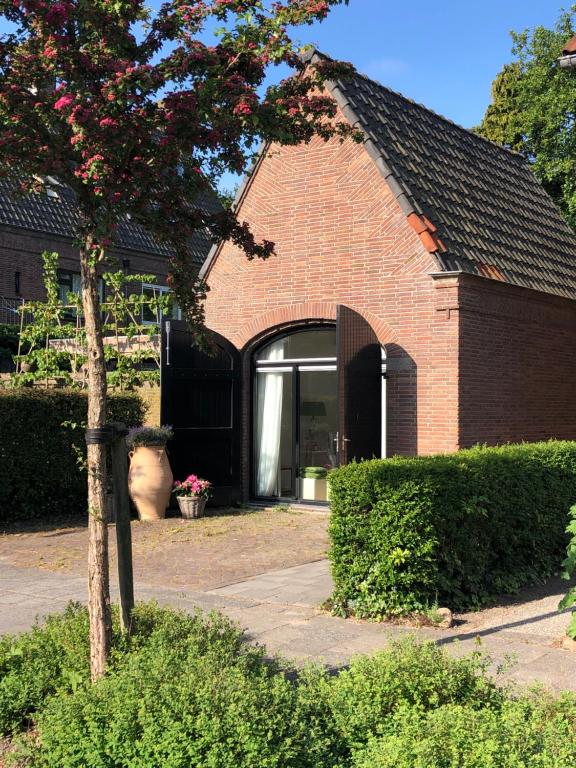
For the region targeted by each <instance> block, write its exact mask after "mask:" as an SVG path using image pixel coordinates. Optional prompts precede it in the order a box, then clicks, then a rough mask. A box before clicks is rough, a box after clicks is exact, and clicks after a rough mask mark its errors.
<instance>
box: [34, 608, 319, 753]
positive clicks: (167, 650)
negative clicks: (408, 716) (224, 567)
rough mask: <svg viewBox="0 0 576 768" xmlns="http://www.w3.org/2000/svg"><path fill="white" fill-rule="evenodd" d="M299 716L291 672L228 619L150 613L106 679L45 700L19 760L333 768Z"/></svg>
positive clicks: (308, 720)
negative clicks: (252, 641)
mask: <svg viewBox="0 0 576 768" xmlns="http://www.w3.org/2000/svg"><path fill="white" fill-rule="evenodd" d="M140 611H141V612H142V611H144V612H146V611H150V609H149V608H147V607H142V608H140ZM308 711H309V707H308V706H307V705H306V704H305V703H302V702H300V700H299V695H298V685H297V682H296V680H295V678H294V674H293V673H292V674H291V675H290V676H289V675H287V674H286V673H285V671H284V670H283V669H282V668H280V667H279V666H278V664H277V663H276V662H274V661H271V660H266V658H265V655H264V649H262V648H257V647H254V646H251V645H248V644H247V643H246V642H245V640H244V639H243V637H242V634H241V633H240V631H239V630H237V629H236V628H235V627H234V625H232V624H231V623H230V622H229V621H228V620H226V619H224V618H222V617H218V616H212V617H211V618H201V617H199V616H197V617H190V616H187V615H185V614H180V613H175V612H173V611H169V610H165V611H164V612H162V611H161V610H160V609H154V610H153V611H152V613H151V615H149V616H148V617H146V616H142V615H141V616H140V617H139V618H138V617H137V621H136V625H135V630H134V639H133V641H132V642H131V643H130V645H129V647H128V648H125V649H124V653H123V654H120V653H116V654H115V655H114V657H113V660H112V664H111V669H110V671H109V673H108V674H107V675H106V677H104V678H103V679H101V680H99V681H98V682H97V683H96V684H94V685H90V684H81V685H78V686H77V687H76V690H75V691H74V692H73V693H72V694H71V695H66V694H65V692H60V693H59V694H58V695H56V696H52V697H51V698H48V699H47V700H46V702H45V705H44V707H43V708H42V709H41V710H40V711H39V712H38V713H37V717H36V718H35V725H36V729H37V730H36V733H37V736H38V739H37V740H36V739H35V738H34V739H32V740H25V742H24V745H23V746H21V747H20V756H22V755H23V754H26V755H27V759H28V761H29V762H28V763H27V764H29V765H31V766H34V767H35V768H40V767H41V766H42V767H45V768H47V767H48V766H50V768H53V766H59V767H61V768H72V766H74V767H76V766H77V767H78V768H80V766H82V767H84V766H87V765H90V766H102V767H104V766H106V767H108V766H118V767H120V766H123V767H124V766H126V767H127V766H142V768H144V767H146V768H155V767H158V768H160V767H162V768H176V767H177V766H178V767H180V766H182V768H183V767H184V766H186V768H188V767H190V768H192V767H193V766H199V767H200V766H202V768H204V767H205V766H214V768H216V767H218V768H242V767H245V768H248V767H250V768H253V767H254V766H258V767H259V768H266V767H267V766H275V767H276V766H277V767H278V768H280V766H282V768H290V767H291V766H294V768H296V766H298V768H306V766H310V768H312V766H314V767H316V766H318V767H319V766H321V765H322V766H329V765H333V764H334V763H331V762H327V761H326V759H325V754H326V753H328V754H329V750H330V745H329V744H328V747H327V748H325V739H324V737H323V734H322V733H321V732H320V729H319V728H318V726H317V724H316V722H315V720H314V718H313V717H308V715H307V712H308ZM311 738H312V739H313V741H312V742H311V741H310V739H311Z"/></svg>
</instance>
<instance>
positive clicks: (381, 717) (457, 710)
mask: <svg viewBox="0 0 576 768" xmlns="http://www.w3.org/2000/svg"><path fill="white" fill-rule="evenodd" d="M88 659H89V648H88V618H87V612H86V609H85V608H80V607H78V606H72V607H70V608H69V609H68V610H67V612H66V614H65V615H64V616H60V617H52V618H50V619H49V620H48V622H47V624H46V626H44V627H37V628H35V629H34V630H32V631H31V632H27V633H25V634H23V635H21V636H19V637H12V638H5V639H4V640H2V641H0V717H1V718H2V720H1V724H2V731H3V733H4V734H6V733H7V734H12V739H13V745H14V747H15V751H14V753H13V754H12V757H13V758H14V760H15V765H27V766H29V768H53V766H59V768H81V767H82V768H84V767H85V766H92V768H195V767H197V768H200V767H202V768H205V767H206V768H210V767H212V768H256V766H257V767H258V768H269V767H270V768H271V767H274V768H350V766H353V765H354V766H356V768H368V766H371V767H372V766H374V768H384V766H398V768H408V766H410V768H444V766H450V768H500V766H502V768H553V766H554V768H567V766H568V765H570V766H571V765H572V764H574V762H573V761H574V758H575V749H576V747H575V740H574V733H575V732H576V731H575V729H576V697H574V696H571V695H566V696H564V697H561V698H560V699H553V698H547V697H546V696H544V695H543V694H541V693H539V694H538V695H537V696H534V697H533V698H519V699H517V700H512V699H511V698H510V696H509V694H508V692H507V691H506V690H503V689H500V688H498V687H497V686H496V684H495V683H494V681H493V680H491V679H490V678H489V676H488V674H487V672H486V665H487V660H483V659H482V657H481V656H480V655H479V654H473V655H472V656H470V657H467V658H464V659H453V658H451V657H450V656H448V654H447V653H446V651H445V650H444V649H441V648H438V647H437V646H435V645H434V644H432V643H428V644H424V645H419V644H418V643H416V642H415V641H414V640H411V639H408V640H405V641H403V642H399V643H395V644H393V645H392V646H391V647H390V648H389V649H388V650H386V651H383V652H382V653H380V654H378V655H377V656H375V657H373V658H359V659H357V660H355V661H353V662H352V664H351V667H350V669H349V670H346V671H342V672H340V673H338V674H336V675H330V674H328V673H327V672H326V671H325V670H322V669H320V668H313V667H311V668H307V669H304V670H301V671H298V672H296V670H294V669H292V668H290V667H288V666H286V665H281V664H280V663H279V662H278V661H277V660H274V659H269V658H266V656H265V649H263V648H258V647H254V646H251V645H249V644H248V643H247V641H246V639H245V637H244V636H243V635H242V633H241V632H240V631H239V630H238V629H237V628H236V627H235V625H233V624H232V623H231V622H230V621H229V620H228V619H226V618H224V617H221V616H218V615H211V616H208V617H206V616H203V615H201V614H197V615H195V616H189V615H187V614H184V613H181V612H178V611H174V610H172V609H169V608H160V607H159V606H158V605H156V604H154V603H152V604H140V605H138V606H137V607H136V609H135V612H134V615H133V632H132V636H131V637H130V638H129V639H127V638H126V637H125V636H123V635H121V633H120V632H119V628H118V616H117V611H114V615H113V642H112V655H111V661H110V667H109V671H108V673H107V675H106V676H105V677H103V678H102V679H100V680H99V681H98V682H96V683H95V684H91V683H90V681H89V669H88V666H89V665H88ZM30 725H31V726H32V729H31V730H29V731H25V729H28V727H29V726H30ZM16 730H20V731H25V732H23V733H21V734H18V733H14V731H16ZM503 756H505V757H503ZM498 757H501V758H502V762H500V763H499V762H498ZM491 759H492V762H490V760H491ZM504 759H506V760H508V762H504ZM514 760H516V762H514Z"/></svg>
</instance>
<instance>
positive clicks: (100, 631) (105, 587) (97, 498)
mask: <svg viewBox="0 0 576 768" xmlns="http://www.w3.org/2000/svg"><path fill="white" fill-rule="evenodd" d="M92 242H93V241H92V238H90V237H87V238H85V243H84V247H83V248H82V249H81V252H80V264H81V271H82V304H83V307H84V319H85V323H86V347H87V354H88V429H95V428H99V427H104V426H105V424H106V365H105V359H104V344H103V340H102V319H101V311H100V300H99V297H98V276H97V273H96V258H95V254H94V252H93V251H92V250H91V247H90V246H91V245H92ZM87 453H88V612H89V615H90V672H91V676H92V680H97V679H98V678H99V677H101V676H102V675H103V674H104V672H105V671H106V664H107V662H108V656H109V653H110V639H111V615H110V584H109V568H108V519H107V518H108V516H107V508H106V506H107V494H106V491H107V483H106V445H104V444H95V445H94V444H93V445H90V444H89V445H88V446H87Z"/></svg>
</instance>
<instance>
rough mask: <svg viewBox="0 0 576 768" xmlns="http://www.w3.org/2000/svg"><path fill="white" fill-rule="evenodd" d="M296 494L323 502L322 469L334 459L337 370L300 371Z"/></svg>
mask: <svg viewBox="0 0 576 768" xmlns="http://www.w3.org/2000/svg"><path fill="white" fill-rule="evenodd" d="M299 375H300V402H299V426H300V461H299V469H300V497H301V498H302V499H307V500H308V501H326V500H327V485H326V478H325V471H324V470H328V469H332V467H335V466H336V464H337V461H338V456H337V452H336V450H337V448H336V431H337V428H338V427H337V423H338V415H337V392H338V386H337V381H338V379H337V373H336V371H300V374H299Z"/></svg>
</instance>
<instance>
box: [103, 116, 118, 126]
mask: <svg viewBox="0 0 576 768" xmlns="http://www.w3.org/2000/svg"><path fill="white" fill-rule="evenodd" d="M100 128H118V120H114V118H113V117H103V118H102V120H100Z"/></svg>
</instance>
